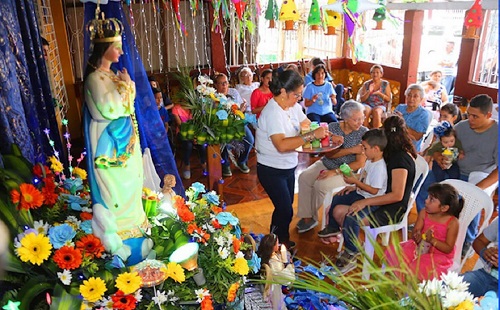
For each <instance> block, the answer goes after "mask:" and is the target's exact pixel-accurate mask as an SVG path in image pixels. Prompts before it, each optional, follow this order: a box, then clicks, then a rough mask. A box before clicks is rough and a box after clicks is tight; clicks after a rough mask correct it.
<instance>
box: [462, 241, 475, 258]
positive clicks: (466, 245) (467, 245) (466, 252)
mask: <svg viewBox="0 0 500 310" xmlns="http://www.w3.org/2000/svg"><path fill="white" fill-rule="evenodd" d="M471 247H472V243H470V242H467V241H466V242H464V246H463V247H462V259H467V258H469V257H471V256H472V255H473V254H474V251H470V252H469V249H470V248H471Z"/></svg>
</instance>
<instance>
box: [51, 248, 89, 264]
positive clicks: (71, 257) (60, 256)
mask: <svg viewBox="0 0 500 310" xmlns="http://www.w3.org/2000/svg"><path fill="white" fill-rule="evenodd" d="M53 260H54V262H55V263H56V264H57V266H58V267H59V268H61V269H69V270H71V269H76V268H78V267H80V265H81V264H82V253H81V252H80V251H79V250H76V249H74V248H72V247H69V246H66V245H65V246H63V247H62V248H60V249H59V250H57V251H56V252H55V253H54V257H53Z"/></svg>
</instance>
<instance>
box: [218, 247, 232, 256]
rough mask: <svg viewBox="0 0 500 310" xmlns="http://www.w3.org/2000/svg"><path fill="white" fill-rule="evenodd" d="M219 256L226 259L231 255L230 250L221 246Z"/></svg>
mask: <svg viewBox="0 0 500 310" xmlns="http://www.w3.org/2000/svg"><path fill="white" fill-rule="evenodd" d="M218 252H219V256H220V258H222V259H226V258H227V257H228V256H229V251H228V250H227V248H226V247H219V251H218Z"/></svg>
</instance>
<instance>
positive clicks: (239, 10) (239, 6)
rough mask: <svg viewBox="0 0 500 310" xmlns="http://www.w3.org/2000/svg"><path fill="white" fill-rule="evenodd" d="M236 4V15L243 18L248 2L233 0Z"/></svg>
mask: <svg viewBox="0 0 500 310" xmlns="http://www.w3.org/2000/svg"><path fill="white" fill-rule="evenodd" d="M231 2H233V4H234V9H235V10H236V15H238V18H239V19H240V20H243V13H244V12H245V8H246V7H247V2H246V1H243V0H231Z"/></svg>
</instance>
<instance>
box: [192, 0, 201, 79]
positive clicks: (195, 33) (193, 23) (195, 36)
mask: <svg viewBox="0 0 500 310" xmlns="http://www.w3.org/2000/svg"><path fill="white" fill-rule="evenodd" d="M196 6H197V5H196ZM190 9H191V24H192V26H193V44H194V52H195V55H194V56H195V60H194V63H195V65H196V67H197V69H198V72H201V70H200V53H199V52H198V40H197V37H198V33H197V31H196V25H195V22H194V18H195V16H196V8H193V4H192V3H191V6H190Z"/></svg>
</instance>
